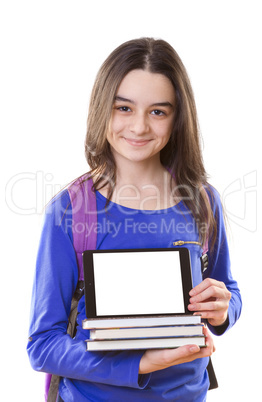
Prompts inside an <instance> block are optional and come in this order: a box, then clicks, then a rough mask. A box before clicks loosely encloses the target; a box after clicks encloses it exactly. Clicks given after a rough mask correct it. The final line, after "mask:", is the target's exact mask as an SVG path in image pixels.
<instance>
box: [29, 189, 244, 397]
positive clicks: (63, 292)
mask: <svg viewBox="0 0 262 402" xmlns="http://www.w3.org/2000/svg"><path fill="white" fill-rule="evenodd" d="M214 194H215V203H214V207H213V210H214V213H215V216H216V220H217V225H218V233H217V240H216V244H215V247H214V248H213V249H212V251H211V250H210V251H209V261H210V262H209V268H208V270H207V271H206V273H205V276H208V277H212V278H214V279H217V280H219V281H223V282H224V283H225V284H226V286H227V288H228V290H229V291H230V292H231V294H232V297H231V300H230V304H229V310H228V321H227V326H223V327H219V328H215V327H211V326H209V327H210V330H211V331H212V332H213V333H215V334H221V333H223V332H224V331H225V330H227V329H229V328H230V327H231V326H232V325H233V324H234V323H235V321H236V320H237V319H238V317H239V315H240V311H241V297H240V293H239V289H238V286H237V283H236V281H234V280H233V278H232V275H231V270H230V260H229V253H228V244H227V240H226V234H225V227H224V221H223V214H222V207H221V204H220V201H219V197H218V195H217V193H216V192H215V193H214ZM96 197H97V210H98V212H99V213H98V221H97V225H96V228H95V229H94V228H93V229H94V230H96V232H97V249H116V248H118V249H119V248H153V247H163V248H164V247H173V242H175V241H177V240H184V241H188V240H189V241H198V237H199V236H198V231H197V227H196V224H195V222H194V220H193V218H192V215H191V214H190V213H189V211H188V210H187V208H186V207H185V205H184V204H183V202H180V203H179V204H177V205H176V206H175V207H172V208H168V209H166V210H160V211H142V210H133V209H130V208H125V207H122V206H119V205H117V204H114V203H112V202H110V204H109V206H108V207H107V210H106V211H105V203H106V199H105V198H104V197H103V196H102V195H101V194H100V193H96ZM71 218H72V210H71V207H70V199H69V195H68V192H67V191H64V192H63V193H62V194H61V195H60V196H59V197H58V198H56V200H55V201H54V202H53V203H51V205H50V206H49V207H48V209H47V211H46V215H45V220H44V226H43V230H42V236H41V240H40V245H39V252H38V258H37V264H36V274H35V281H34V287H33V296H32V308H31V320H30V330H29V336H30V338H29V342H28V354H29V358H30V361H31V364H32V366H33V368H34V369H35V370H38V371H44V372H47V373H52V374H58V375H60V376H61V377H62V381H61V383H60V389H59V393H60V395H61V397H62V398H63V400H64V401H65V402H67V401H69V402H70V401H78V402H81V401H105V400H107V401H134V400H135V401H146V400H148V401H154V400H155V401H158V400H159V401H160V400H165V399H166V400H169V401H175V400H179V401H192V400H194V401H201V402H202V401H203V400H204V399H205V395H206V392H207V389H208V386H209V380H208V376H207V372H206V366H207V363H208V358H203V359H197V360H195V361H193V362H190V363H184V364H181V365H177V366H173V367H170V368H167V369H165V370H160V371H156V372H154V373H151V374H147V375H138V369H139V362H140V359H141V357H142V355H143V351H141V350H139V351H119V352H87V351H86V344H85V340H86V339H87V338H88V336H89V333H88V331H87V330H83V329H82V326H81V323H82V320H83V319H84V318H85V300H84V297H83V298H82V299H81V300H80V302H79V305H78V311H79V315H78V328H77V334H76V337H75V338H74V339H72V338H70V336H69V335H67V334H66V329H67V320H68V315H69V312H70V305H71V299H72V296H73V294H74V290H75V288H76V285H77V281H78V267H77V262H76V256H75V251H74V248H73V235H72V228H71V227H70V222H72V219H71ZM188 248H189V249H190V254H191V265H192V277H193V286H196V285H197V284H198V283H200V282H201V280H202V276H201V264H200V257H201V254H202V249H201V247H200V246H198V245H189V247H188ZM134 297H135V295H134Z"/></svg>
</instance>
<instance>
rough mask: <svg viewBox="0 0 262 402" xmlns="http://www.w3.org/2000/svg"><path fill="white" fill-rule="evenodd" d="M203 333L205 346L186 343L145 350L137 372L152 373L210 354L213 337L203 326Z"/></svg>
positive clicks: (212, 347)
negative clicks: (166, 347) (170, 347)
mask: <svg viewBox="0 0 262 402" xmlns="http://www.w3.org/2000/svg"><path fill="white" fill-rule="evenodd" d="M203 333H204V335H205V337H206V345H207V347H206V348H200V347H199V346H197V345H186V346H180V347H179V348H177V349H149V350H147V351H146V352H145V353H144V354H143V356H142V358H141V360H140V365H139V374H147V373H152V372H153V371H158V370H163V369H165V368H167V367H171V366H175V365H177V364H181V363H187V362H191V361H193V360H195V359H199V358H201V357H207V356H211V355H212V353H213V352H215V346H214V343H213V339H212V337H211V335H210V333H209V331H208V329H207V328H205V327H204V328H203Z"/></svg>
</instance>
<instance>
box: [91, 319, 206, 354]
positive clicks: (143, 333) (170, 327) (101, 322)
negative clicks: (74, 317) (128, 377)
mask: <svg viewBox="0 0 262 402" xmlns="http://www.w3.org/2000/svg"><path fill="white" fill-rule="evenodd" d="M83 328H84V329H88V330H90V337H89V339H88V340H87V350H89V351H99V350H101V351H104V350H125V349H160V348H177V347H179V346H183V345H188V344H194V345H198V346H200V347H205V346H206V345H205V336H204V335H203V324H202V323H201V317H200V316H193V315H173V316H157V317H152V316H151V317H137V318H112V319H109V318H106V319H86V320H84V321H83Z"/></svg>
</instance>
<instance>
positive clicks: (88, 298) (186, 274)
mask: <svg viewBox="0 0 262 402" xmlns="http://www.w3.org/2000/svg"><path fill="white" fill-rule="evenodd" d="M159 251H160V252H161V251H165V252H166V251H168V252H175V253H179V259H180V270H181V278H182V289H183V299H184V312H183V313H176V312H174V313H164V312H163V314H134V315H131V314H128V315H106V316H105V315H97V312H96V298H95V280H94V263H93V255H94V254H96V253H130V252H131V253H132V252H141V253H147V252H159ZM83 270H84V283H85V309H86V317H87V318H88V319H95V318H99V319H100V318H102V319H104V318H112V317H114V318H127V317H128V318H130V317H132V318H135V317H149V316H150V317H154V316H159V315H161V316H172V315H192V312H191V311H189V310H188V305H189V299H190V296H189V292H190V290H191V289H192V287H193V286H192V272H191V260H190V252H189V250H188V249H187V248H185V247H179V248H178V247H174V248H151V249H119V250H86V251H84V252H83ZM160 270H161V267H160Z"/></svg>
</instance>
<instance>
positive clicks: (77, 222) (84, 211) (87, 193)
mask: <svg viewBox="0 0 262 402" xmlns="http://www.w3.org/2000/svg"><path fill="white" fill-rule="evenodd" d="M68 192H69V196H70V203H71V206H72V231H73V244H74V249H75V252H76V259H77V264H78V274H79V275H78V278H79V280H78V284H77V287H76V290H75V293H74V296H73V299H72V302H71V311H70V315H69V318H68V327H67V333H68V334H69V335H70V336H71V337H74V335H75V331H76V319H77V306H78V302H79V300H80V299H81V297H82V296H83V294H84V272H83V260H82V253H83V252H84V251H85V250H88V249H89V250H95V249H96V239H97V234H96V231H95V230H94V229H95V228H96V223H97V210H96V196H95V193H94V190H93V181H92V180H91V179H90V178H89V176H88V175H87V174H85V175H83V176H81V177H80V178H79V179H77V180H76V181H74V182H73V183H72V184H70V185H69V187H68ZM87 228H89V231H88V232H89V233H90V235H89V236H85V235H83V234H84V233H86V232H87ZM207 252H208V240H207V241H206V243H205V245H204V247H203V253H202V256H201V269H202V275H203V273H204V271H205V270H206V269H207V266H208V255H207ZM207 370H208V376H209V381H210V387H209V389H214V388H217V387H218V383H217V379H216V376H215V372H214V369H213V365H212V362H211V358H209V364H208V366H207ZM59 382H60V377H59V376H57V375H51V374H46V382H45V401H46V402H56V400H57V395H58V388H59Z"/></svg>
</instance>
